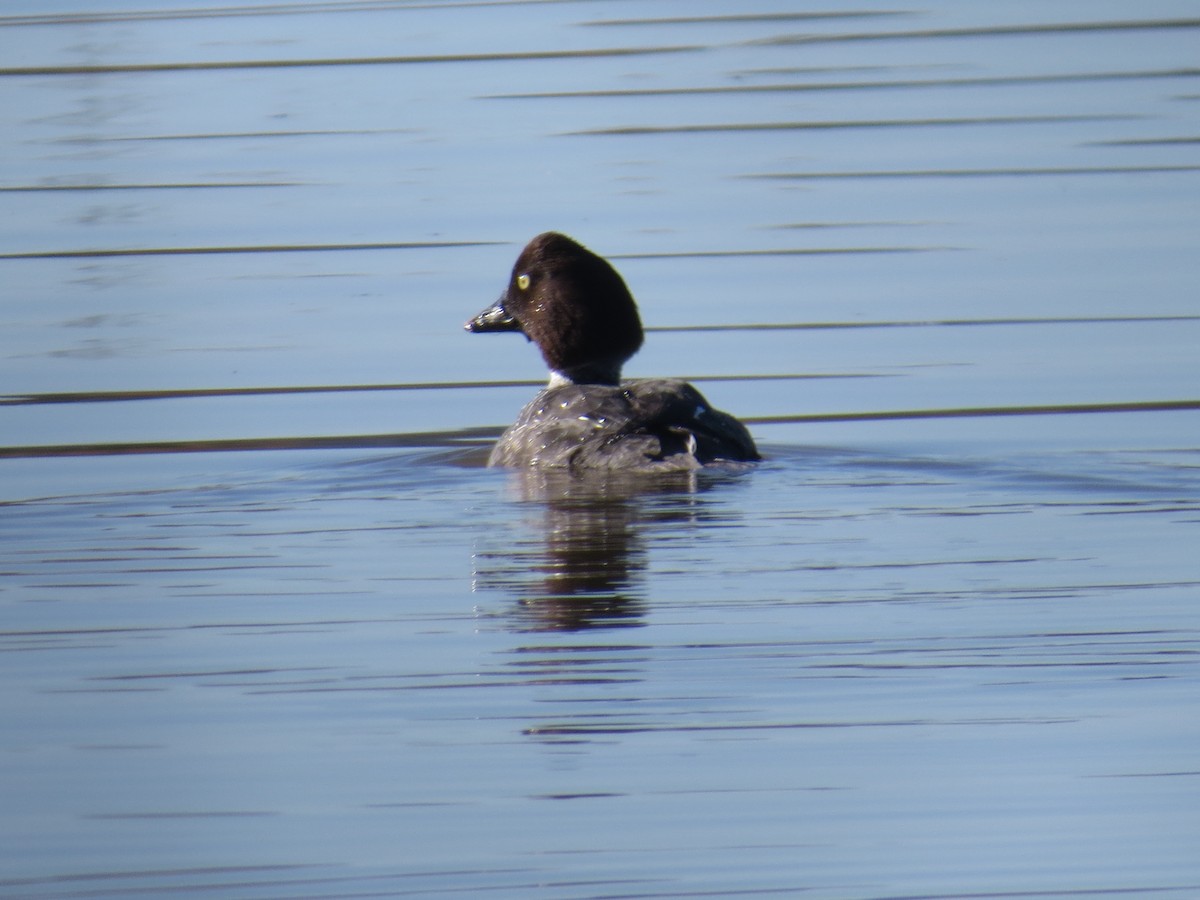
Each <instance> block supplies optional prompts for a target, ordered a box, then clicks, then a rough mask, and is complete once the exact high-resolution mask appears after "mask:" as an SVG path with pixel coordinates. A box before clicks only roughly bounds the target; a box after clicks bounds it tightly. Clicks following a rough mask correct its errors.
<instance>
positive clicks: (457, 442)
mask: <svg viewBox="0 0 1200 900" xmlns="http://www.w3.org/2000/svg"><path fill="white" fill-rule="evenodd" d="M1196 410H1200V400H1149V401H1140V402H1133V403H1081V404H1060V405H1055V406H993V407H962V408H959V409H913V410H886V411H880V412H854V413H811V414H805V415H794V416H756V417H755V416H751V417H746V418H744V419H743V421H744V422H746V423H747V424H748V425H786V424H804V423H817V422H863V421H880V420H889V419H949V418H979V417H989V416H1038V415H1064V414H1079V413H1123V412H1178V411H1196ZM503 430H504V426H502V425H496V426H480V427H476V428H463V429H458V430H456V431H425V432H410V433H407V434H361V435H329V436H316V437H278V438H232V439H220V440H193V441H142V442H134V443H97V444H49V445H30V446H25V447H20V446H18V447H0V459H27V458H34V457H66V456H119V455H134V454H148V453H224V452H233V451H251V450H353V449H366V448H399V447H409V448H412V447H461V446H463V445H464V444H468V443H474V442H480V441H483V440H491V439H495V438H497V437H499V436H500V433H501V432H502V431H503Z"/></svg>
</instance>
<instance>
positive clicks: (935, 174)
mask: <svg viewBox="0 0 1200 900" xmlns="http://www.w3.org/2000/svg"><path fill="white" fill-rule="evenodd" d="M1183 172H1200V165H1181V166H1061V167H1059V166H1046V167H1041V168H1027V169H1017V168H1013V169H892V170H886V171H875V172H761V173H756V174H750V175H739V176H736V177H738V178H761V179H773V180H780V181H816V180H821V179H830V180H833V179H854V178H1023V177H1026V176H1029V177H1038V176H1047V175H1169V174H1178V173H1183Z"/></svg>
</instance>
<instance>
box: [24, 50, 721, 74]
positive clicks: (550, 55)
mask: <svg viewBox="0 0 1200 900" xmlns="http://www.w3.org/2000/svg"><path fill="white" fill-rule="evenodd" d="M701 49H703V48H702V47H699V46H672V47H606V48H599V49H594V50H532V51H524V52H512V53H459V54H446V55H440V56H439V55H429V56H358V57H333V58H316V59H232V60H208V61H201V62H158V63H115V64H111V65H64V66H6V67H0V77H4V76H24V75H115V74H131V73H139V72H211V71H236V70H240V69H300V68H314V67H321V66H398V65H424V64H430V63H475V62H522V61H526V62H536V61H541V60H555V59H596V58H604V57H620V56H650V55H654V54H659V53H686V52H690V51H694V50H701Z"/></svg>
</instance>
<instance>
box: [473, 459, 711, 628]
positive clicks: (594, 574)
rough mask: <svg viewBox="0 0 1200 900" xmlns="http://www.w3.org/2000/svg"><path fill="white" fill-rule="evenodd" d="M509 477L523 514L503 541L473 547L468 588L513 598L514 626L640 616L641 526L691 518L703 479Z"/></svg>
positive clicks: (623, 621)
mask: <svg viewBox="0 0 1200 900" xmlns="http://www.w3.org/2000/svg"><path fill="white" fill-rule="evenodd" d="M511 478H512V482H511V488H512V491H513V492H514V494H515V498H516V499H517V501H518V502H519V503H520V504H521V505H522V506H523V508H524V510H525V515H522V516H519V517H517V519H515V520H514V522H513V525H512V532H510V534H509V535H508V536H509V537H510V540H509V541H507V542H506V545H505V546H504V547H500V546H498V545H493V546H492V547H491V548H489V549H488V550H486V551H483V552H479V553H477V554H476V557H475V587H476V589H477V590H478V589H483V590H488V589H491V590H500V591H503V592H504V593H506V594H509V595H511V596H512V597H514V598H515V600H516V603H515V605H514V607H513V608H512V611H511V616H512V627H514V628H515V630H518V631H577V630H581V629H585V628H617V627H631V626H638V625H641V624H642V616H643V614H644V611H645V597H646V555H647V550H646V540H647V534H646V532H647V529H648V528H652V527H653V526H655V525H657V524H659V523H664V522H669V523H685V524H686V523H689V522H692V521H694V520H696V519H697V518H699V517H700V516H701V511H700V510H701V506H702V496H701V495H702V493H703V491H704V490H705V484H704V479H703V478H702V477H701V476H700V475H698V474H697V473H695V472H680V473H671V474H670V475H669V476H664V475H658V476H656V477H654V478H647V477H645V476H636V477H630V476H622V475H620V474H614V473H572V472H568V471H559V470H554V471H541V470H536V469H524V470H514V471H513V472H512V474H511ZM496 537H499V535H496Z"/></svg>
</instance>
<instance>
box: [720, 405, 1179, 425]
mask: <svg viewBox="0 0 1200 900" xmlns="http://www.w3.org/2000/svg"><path fill="white" fill-rule="evenodd" d="M1195 410H1200V400H1147V401H1136V402H1132V403H1064V404H1056V405H1053V406H964V407H961V408H958V409H897V410H885V411H880V412H852V413H809V414H802V415H794V416H757V417H749V418H744V419H743V420H742V421H744V422H746V423H747V424H750V425H790V424H802V423H806V422H871V421H885V420H889V419H967V418H986V417H991V416H1050V415H1071V414H1085V413H1126V412H1181V411H1195Z"/></svg>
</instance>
